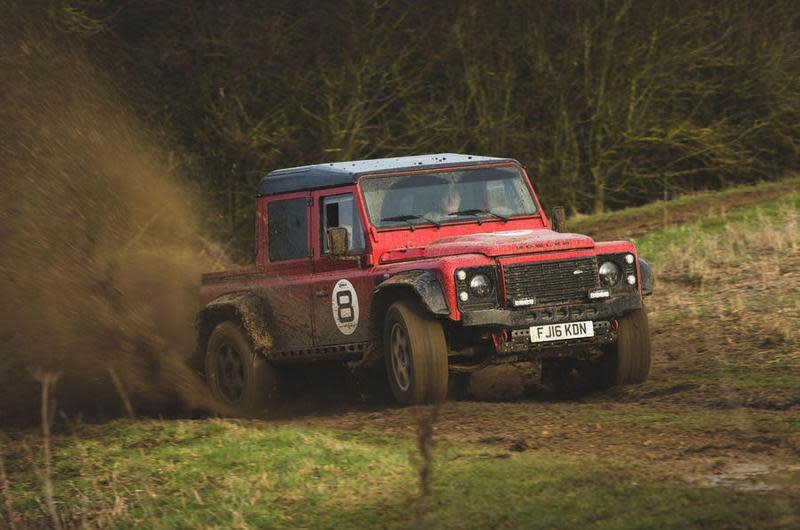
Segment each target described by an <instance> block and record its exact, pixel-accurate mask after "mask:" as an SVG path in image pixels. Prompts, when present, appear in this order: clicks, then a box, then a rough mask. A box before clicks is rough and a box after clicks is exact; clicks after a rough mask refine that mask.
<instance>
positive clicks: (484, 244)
mask: <svg viewBox="0 0 800 530" xmlns="http://www.w3.org/2000/svg"><path fill="white" fill-rule="evenodd" d="M593 247H594V241H593V240H592V238H590V237H588V236H584V235H581V234H562V233H559V232H553V231H552V230H545V229H541V230H510V231H505V232H484V233H480V234H470V235H464V236H454V237H445V238H442V239H438V240H436V241H433V242H432V243H430V244H428V245H427V246H426V247H425V256H426V257H429V258H438V257H442V256H453V255H457V254H483V255H485V256H491V257H494V256H510V255H514V254H530V253H534V252H552V251H554V250H571V249H583V248H593Z"/></svg>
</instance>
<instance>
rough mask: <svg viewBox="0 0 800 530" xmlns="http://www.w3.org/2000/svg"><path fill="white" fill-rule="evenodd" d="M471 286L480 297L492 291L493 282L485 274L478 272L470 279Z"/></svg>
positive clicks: (473, 292) (473, 291)
mask: <svg viewBox="0 0 800 530" xmlns="http://www.w3.org/2000/svg"><path fill="white" fill-rule="evenodd" d="M469 288H470V290H471V291H472V294H474V295H475V296H477V297H478V298H483V297H484V296H489V295H490V294H491V293H492V282H491V281H490V280H489V277H488V276H486V275H485V274H476V275H475V276H473V277H472V279H471V280H470V281H469Z"/></svg>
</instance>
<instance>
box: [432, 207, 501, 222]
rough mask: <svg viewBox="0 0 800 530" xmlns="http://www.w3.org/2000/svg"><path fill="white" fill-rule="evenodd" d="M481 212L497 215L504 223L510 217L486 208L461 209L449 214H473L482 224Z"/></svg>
mask: <svg viewBox="0 0 800 530" xmlns="http://www.w3.org/2000/svg"><path fill="white" fill-rule="evenodd" d="M479 213H485V214H489V215H492V216H494V217H497V218H498V219H502V220H503V222H504V223H507V222H508V219H509V218H508V217H506V216H505V215H500V214H499V213H495V212H493V211H491V210H484V209H481V208H471V209H469V210H459V211H457V212H450V213H449V214H447V215H471V216H473V217H475V219H477V220H478V224H481V223H482V222H483V219H481V218H480V217H479V216H478V214H479Z"/></svg>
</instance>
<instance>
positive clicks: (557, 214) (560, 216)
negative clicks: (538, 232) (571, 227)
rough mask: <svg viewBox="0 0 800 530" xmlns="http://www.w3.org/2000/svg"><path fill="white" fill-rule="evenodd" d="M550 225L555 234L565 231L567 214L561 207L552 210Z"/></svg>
mask: <svg viewBox="0 0 800 530" xmlns="http://www.w3.org/2000/svg"><path fill="white" fill-rule="evenodd" d="M550 225H551V226H552V227H553V230H555V231H556V232H563V231H564V230H566V229H567V214H566V212H565V211H564V207H563V206H556V207H555V208H553V213H552V214H551V215H550Z"/></svg>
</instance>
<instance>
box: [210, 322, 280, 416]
mask: <svg viewBox="0 0 800 530" xmlns="http://www.w3.org/2000/svg"><path fill="white" fill-rule="evenodd" d="M205 373H206V381H207V382H208V386H209V388H210V389H211V395H212V396H213V397H214V399H215V400H216V401H217V402H218V403H219V404H220V410H219V411H218V412H222V413H223V414H233V415H238V416H248V417H258V416H262V415H263V414H264V413H265V412H266V411H267V409H268V408H269V406H270V405H271V404H273V403H274V402H275V400H276V398H277V389H278V384H277V383H278V379H277V376H276V373H275V369H274V368H273V367H272V366H271V365H270V364H269V362H267V361H266V359H264V358H262V357H261V356H258V355H256V354H255V352H254V351H253V348H252V346H251V345H250V340H249V339H248V337H247V334H246V332H245V331H244V330H243V329H242V327H241V326H240V325H239V324H237V323H234V322H229V321H228V322H221V323H220V324H217V327H215V328H214V331H212V332H211V336H210V337H209V338H208V344H207V346H206V357H205Z"/></svg>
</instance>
